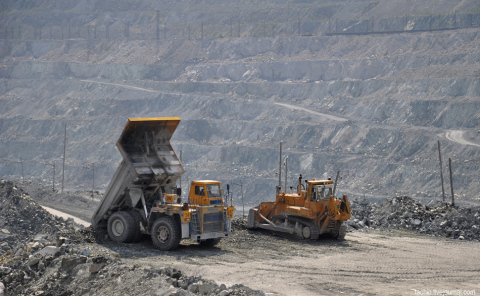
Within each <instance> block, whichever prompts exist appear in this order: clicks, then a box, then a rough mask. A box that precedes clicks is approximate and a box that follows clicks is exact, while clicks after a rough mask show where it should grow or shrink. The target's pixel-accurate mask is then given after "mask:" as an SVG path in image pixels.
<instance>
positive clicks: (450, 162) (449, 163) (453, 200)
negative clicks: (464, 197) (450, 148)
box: [448, 158, 455, 206]
mask: <svg viewBox="0 0 480 296" xmlns="http://www.w3.org/2000/svg"><path fill="white" fill-rule="evenodd" d="M448 168H449V170H450V188H451V190H452V206H454V205H455V197H454V195H453V175H452V159H451V158H448Z"/></svg>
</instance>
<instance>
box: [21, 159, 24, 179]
mask: <svg viewBox="0 0 480 296" xmlns="http://www.w3.org/2000/svg"><path fill="white" fill-rule="evenodd" d="M20 163H21V164H22V182H25V174H24V173H23V159H20Z"/></svg>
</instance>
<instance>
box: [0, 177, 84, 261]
mask: <svg viewBox="0 0 480 296" xmlns="http://www.w3.org/2000/svg"><path fill="white" fill-rule="evenodd" d="M58 231H72V232H73V231H75V226H74V222H73V219H67V220H65V219H63V218H59V217H56V216H53V215H51V214H50V213H48V212H47V211H45V210H44V209H43V208H42V207H41V206H40V205H39V204H38V203H37V202H35V201H34V200H32V199H31V198H30V197H29V196H28V194H27V193H26V192H24V191H23V190H22V189H21V188H17V186H15V184H14V182H11V181H5V180H0V242H1V243H0V255H3V254H4V253H6V252H8V251H13V249H14V247H15V246H17V245H18V244H19V243H25V242H26V241H29V240H30V239H32V238H33V237H35V236H37V235H44V236H48V237H51V238H53V237H54V236H55V234H56V232H58Z"/></svg>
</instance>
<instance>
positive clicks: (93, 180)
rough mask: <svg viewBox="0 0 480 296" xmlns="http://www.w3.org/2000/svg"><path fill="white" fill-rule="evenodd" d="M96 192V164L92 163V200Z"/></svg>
mask: <svg viewBox="0 0 480 296" xmlns="http://www.w3.org/2000/svg"><path fill="white" fill-rule="evenodd" d="M94 190H95V163H92V198H93V191H94Z"/></svg>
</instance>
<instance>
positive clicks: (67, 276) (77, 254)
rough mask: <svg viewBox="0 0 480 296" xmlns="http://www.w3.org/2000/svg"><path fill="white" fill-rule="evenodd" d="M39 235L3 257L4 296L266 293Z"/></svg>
mask: <svg viewBox="0 0 480 296" xmlns="http://www.w3.org/2000/svg"><path fill="white" fill-rule="evenodd" d="M58 245H59V244H58V242H57V243H56V244H54V243H53V242H47V241H46V240H45V238H44V237H40V236H39V237H37V238H36V239H35V240H34V241H32V242H30V243H29V244H27V245H26V246H25V247H22V246H19V247H18V250H16V252H15V254H13V253H12V254H9V255H6V256H3V257H2V261H3V262H2V266H1V267H0V278H1V281H2V283H3V284H4V285H5V287H6V288H7V289H6V292H7V295H120V294H123V295H133V294H140V295H222V296H227V295H230V296H240V295H264V294H263V293H261V292H258V291H254V290H251V289H249V288H248V287H245V286H243V285H234V286H232V287H230V288H227V287H226V286H225V285H223V284H222V285H217V284H215V283H214V282H212V281H207V280H203V279H202V278H201V277H192V276H187V275H184V274H183V273H182V272H181V271H180V270H177V269H174V268H170V267H157V268H152V267H142V266H140V265H138V264H134V265H128V264H126V263H124V262H123V261H122V260H121V259H120V258H119V257H118V255H116V254H113V255H112V254H109V253H105V252H99V249H98V248H96V247H95V246H94V245H88V244H87V245H75V244H71V242H70V241H69V240H68V239H67V241H66V243H65V244H62V245H61V246H58Z"/></svg>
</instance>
